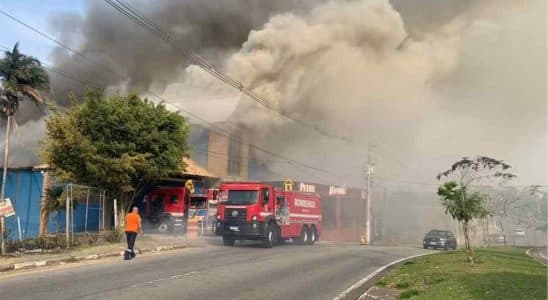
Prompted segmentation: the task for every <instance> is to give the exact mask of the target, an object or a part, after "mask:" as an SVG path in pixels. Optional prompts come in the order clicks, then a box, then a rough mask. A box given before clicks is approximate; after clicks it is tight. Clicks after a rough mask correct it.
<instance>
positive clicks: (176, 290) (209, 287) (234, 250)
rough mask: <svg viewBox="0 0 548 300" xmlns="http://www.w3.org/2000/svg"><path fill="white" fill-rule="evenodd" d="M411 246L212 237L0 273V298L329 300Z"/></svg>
mask: <svg viewBox="0 0 548 300" xmlns="http://www.w3.org/2000/svg"><path fill="white" fill-rule="evenodd" d="M425 251H427V250H423V249H422V248H418V247H417V248H413V247H374V246H371V247H363V246H359V245H351V244H331V243H320V244H317V245H315V246H297V245H282V246H278V247H275V248H273V249H264V248H260V247H258V246H255V245H253V244H245V245H237V246H236V247H223V246H220V245H218V242H217V241H215V242H210V243H209V244H207V245H203V246H200V247H193V248H189V249H185V250H180V251H173V252H169V253H166V254H164V255H155V256H138V257H137V258H136V259H134V260H132V261H122V260H119V259H117V260H110V261H106V262H100V263H96V264H88V265H82V266H76V267H65V268H60V269H54V270H42V271H35V272H29V273H24V274H15V275H10V276H4V277H3V278H1V281H0V293H1V294H0V298H1V299H82V298H83V299H132V300H133V299H261V300H266V299H333V297H335V296H336V295H338V294H339V293H340V292H341V291H343V290H345V289H346V288H347V287H349V286H350V285H352V284H353V283H354V282H356V281H358V280H360V279H361V278H363V277H364V276H366V275H367V274H369V273H371V272H373V271H374V270H375V269H377V268H378V267H380V266H382V265H384V264H386V263H389V262H391V261H394V260H396V259H398V258H401V257H405V256H410V255H414V254H419V253H423V252H425Z"/></svg>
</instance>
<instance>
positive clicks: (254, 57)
mask: <svg viewBox="0 0 548 300" xmlns="http://www.w3.org/2000/svg"><path fill="white" fill-rule="evenodd" d="M398 6H399V8H400V9H401V12H398V11H397V10H396V8H397V7H398ZM544 6H545V4H544V2H541V1H538V2H527V3H522V4H516V3H515V2H490V1H481V2H479V1H467V2H463V3H460V4H452V5H449V7H454V8H455V10H454V11H452V13H447V14H443V13H442V14H440V16H438V17H437V18H434V20H431V21H420V22H419V21H417V22H415V23H413V21H412V20H413V19H414V18H416V14H417V11H418V10H417V9H414V7H409V6H407V5H406V4H403V3H402V2H397V3H396V8H395V7H393V6H392V5H391V4H390V3H389V2H388V1H346V2H328V3H322V4H318V5H317V6H316V7H314V8H313V9H312V10H311V11H310V12H305V13H286V14H279V15H276V16H274V17H272V18H271V19H270V20H269V21H268V22H267V23H266V24H265V25H264V26H263V27H262V28H261V29H259V30H254V31H252V32H251V33H250V34H249V37H248V39H247V41H246V42H245V43H243V45H242V47H241V49H240V51H238V52H236V53H234V54H232V55H230V56H229V57H228V58H227V59H226V61H225V64H224V68H225V69H226V70H227V71H228V73H230V74H233V75H234V76H235V77H236V78H238V79H239V80H241V81H242V82H243V83H244V85H246V86H248V87H250V88H251V89H253V90H254V91H255V92H256V93H257V94H259V95H262V96H264V97H265V98H267V99H269V100H271V101H272V102H273V103H274V105H275V106H276V107H277V108H279V109H280V110H283V111H285V112H288V113H289V114H290V115H291V116H292V117H293V118H295V119H300V120H304V121H306V122H307V123H309V124H313V125H314V126H318V128H321V129H322V130H324V131H328V132H330V133H332V134H336V135H339V136H343V137H347V138H350V139H351V140H353V141H354V142H353V143H352V144H348V143H344V142H340V141H336V140H332V139H329V138H326V137H324V136H321V135H318V134H317V133H314V132H311V131H310V130H306V129H303V128H300V127H299V125H296V124H295V123H292V122H291V121H288V120H286V119H284V118H281V117H279V116H277V115H275V114H272V113H271V112H268V111H266V110H264V108H262V107H260V106H258V105H257V104H255V103H254V102H253V101H251V100H250V99H248V98H246V97H244V96H240V95H238V94H235V93H234V92H230V91H226V90H225V89H223V88H222V85H220V84H219V83H217V82H216V81H215V80H214V79H211V78H210V77H209V76H208V75H207V74H205V72H203V71H201V70H200V69H198V68H196V67H194V66H191V67H188V68H187V69H186V71H185V72H183V73H182V74H181V76H180V80H179V81H177V83H175V84H173V85H171V86H170V87H169V88H168V93H166V95H169V97H170V98H172V99H173V98H174V97H176V95H182V96H183V97H182V98H183V99H186V98H193V97H195V96H196V94H200V96H201V97H203V98H206V99H207V98H227V97H230V96H232V97H236V98H239V109H238V110H237V111H236V113H235V115H234V116H233V120H236V121H238V122H241V123H243V124H245V125H247V126H248V127H253V128H255V129H256V130H255V133H256V135H255V136H254V138H253V140H255V141H257V140H258V141H260V142H259V143H260V144H262V145H265V144H267V145H268V146H269V147H270V148H272V149H276V151H279V152H281V153H282V154H284V155H287V156H291V157H295V158H296V159H299V160H303V161H308V162H310V163H311V164H314V165H321V166H324V167H325V168H327V169H331V170H337V172H335V173H337V174H336V175H328V177H330V179H326V178H325V175H317V176H321V177H323V178H324V179H325V180H331V181H332V180H340V181H342V182H347V183H348V182H351V183H353V184H357V183H359V182H360V178H361V170H360V167H359V166H360V165H361V163H362V162H363V161H364V160H365V155H366V151H367V150H366V148H367V145H375V147H374V150H373V152H374V155H373V156H374V157H376V160H377V162H378V164H379V168H378V172H379V173H380V174H379V175H380V177H385V178H396V179H397V178H400V180H401V179H403V178H406V179H408V180H418V181H430V182H432V179H433V177H434V176H435V174H436V173H437V172H438V171H439V170H440V169H442V168H444V167H445V166H449V165H450V164H451V163H452V162H453V161H454V160H456V159H458V158H460V156H462V155H474V154H477V153H483V154H486V155H491V156H494V157H498V158H501V159H505V160H506V161H508V162H509V163H512V164H513V165H514V166H516V172H517V173H518V175H519V176H520V178H521V179H522V180H523V181H522V182H523V183H528V182H538V181H540V182H544V181H545V180H546V175H545V172H544V170H542V169H540V168H537V167H536V166H537V165H538V164H539V163H540V164H541V165H545V164H546V155H545V151H543V150H545V149H546V148H545V147H546V146H545V141H546V127H545V120H546V114H545V113H546V109H545V108H546V106H545V95H546V94H545V93H546V90H545V86H546V74H545V68H544V66H545V62H546V51H545V50H546V47H545V45H546V44H545V36H546V35H545V34H544V35H543V33H545V26H541V25H542V24H543V22H544V20H545V18H544V15H545V9H542V8H543V7H544ZM422 8H423V9H425V11H427V12H428V14H429V15H430V14H432V15H437V13H438V11H436V8H441V6H434V7H433V9H430V7H428V9H427V8H426V7H425V6H422ZM406 14H407V16H408V17H407V18H405V17H402V15H403V16H405V15H406ZM423 15H425V14H423ZM441 16H444V17H441ZM406 19H408V20H411V21H409V22H410V24H405V23H404V21H405V20H406ZM419 19H420V18H419ZM531 36H535V37H538V38H537V39H536V40H535V39H532V38H531ZM516 42H517V43H516ZM516 44H517V45H521V47H523V48H521V47H520V49H528V51H529V52H530V54H532V55H529V56H523V55H521V53H519V52H517V51H516V50H515V47H512V46H513V45H516ZM524 45H528V46H524ZM522 81H526V82H527V83H526V84H519V85H516V84H515V83H516V82H522ZM196 91H198V92H196ZM190 102H191V101H190ZM183 103H186V102H185V101H183ZM494 104H496V105H495V106H494ZM533 107H535V108H534V109H533ZM512 119H514V120H515V119H517V120H519V125H520V126H508V124H509V123H508V122H509V121H510V120H512ZM513 139H520V140H527V142H526V144H528V145H534V147H526V148H521V149H519V150H517V149H516V148H517V147H519V146H516V145H515V144H513V143H511V142H510V141H511V140H513ZM520 144H522V143H520ZM522 145H525V144H522ZM530 154H533V155H530ZM381 166H382V167H381ZM283 169H284V168H283V167H282V169H281V170H278V173H279V172H283V171H284V170H283ZM341 170H345V171H341ZM295 172H297V173H300V176H303V174H304V173H305V172H303V171H302V170H300V169H299V170H295ZM344 175H346V176H344ZM293 176H298V175H294V174H293ZM305 176H306V175H305ZM334 178H335V179H334Z"/></svg>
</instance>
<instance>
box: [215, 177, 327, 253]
mask: <svg viewBox="0 0 548 300" xmlns="http://www.w3.org/2000/svg"><path fill="white" fill-rule="evenodd" d="M220 190H221V200H220V203H219V205H218V210H217V211H218V213H217V222H216V225H215V226H216V233H217V234H218V235H222V236H223V244H224V245H227V246H232V245H234V242H235V240H261V241H263V244H264V246H265V247H268V248H270V247H272V246H274V245H275V244H276V243H278V242H280V241H283V240H288V239H294V240H296V241H298V242H299V243H300V244H314V243H315V242H316V241H318V238H319V235H320V232H321V218H322V215H321V201H320V197H319V196H318V195H317V194H314V193H304V192H292V191H284V190H282V189H279V188H276V187H274V186H273V185H271V184H267V183H259V182H232V183H223V184H221V187H220Z"/></svg>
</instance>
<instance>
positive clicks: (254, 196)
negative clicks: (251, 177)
mask: <svg viewBox="0 0 548 300" xmlns="http://www.w3.org/2000/svg"><path fill="white" fill-rule="evenodd" d="M258 200H259V191H237V190H229V191H228V198H227V201H226V204H235V205H246V204H255V203H257V201H258Z"/></svg>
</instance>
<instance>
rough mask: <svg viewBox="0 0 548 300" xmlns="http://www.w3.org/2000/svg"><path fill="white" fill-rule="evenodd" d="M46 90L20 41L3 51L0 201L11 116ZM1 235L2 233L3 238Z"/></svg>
mask: <svg viewBox="0 0 548 300" xmlns="http://www.w3.org/2000/svg"><path fill="white" fill-rule="evenodd" d="M47 89H49V78H48V75H47V73H46V71H45V70H44V68H43V67H42V65H41V64H40V61H38V59H36V58H34V57H32V56H27V55H24V54H22V53H21V52H19V44H18V43H17V44H15V46H14V47H13V49H12V50H11V51H5V52H4V58H2V59H0V110H1V111H2V113H3V114H4V115H5V116H6V119H7V123H6V136H5V138H4V139H5V141H4V165H3V173H2V188H1V190H0V201H4V196H5V192H6V184H5V183H6V175H7V170H8V154H9V140H10V134H11V123H12V120H13V115H14V114H15V113H16V112H17V110H18V109H19V103H20V102H21V101H23V100H30V101H33V102H35V103H37V104H39V103H43V102H44V98H43V97H42V95H41V93H40V91H44V90H47ZM1 221H2V224H1V226H2V233H3V232H4V217H1ZM3 236H4V234H2V237H3ZM5 250H6V247H5V242H4V239H2V254H5Z"/></svg>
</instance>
